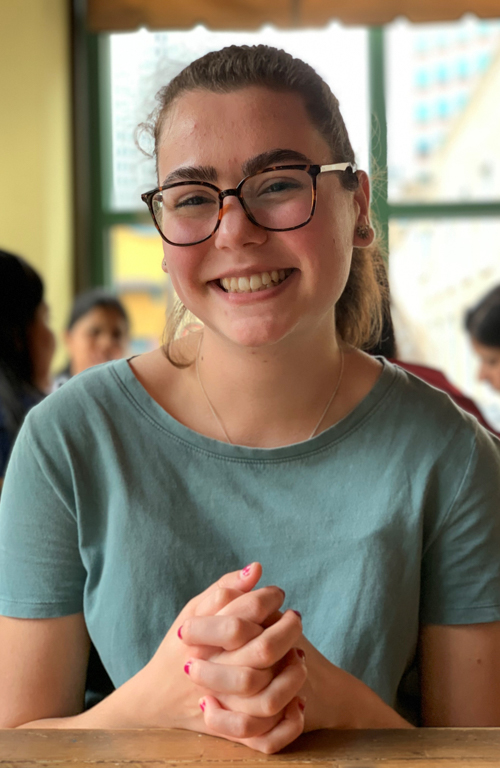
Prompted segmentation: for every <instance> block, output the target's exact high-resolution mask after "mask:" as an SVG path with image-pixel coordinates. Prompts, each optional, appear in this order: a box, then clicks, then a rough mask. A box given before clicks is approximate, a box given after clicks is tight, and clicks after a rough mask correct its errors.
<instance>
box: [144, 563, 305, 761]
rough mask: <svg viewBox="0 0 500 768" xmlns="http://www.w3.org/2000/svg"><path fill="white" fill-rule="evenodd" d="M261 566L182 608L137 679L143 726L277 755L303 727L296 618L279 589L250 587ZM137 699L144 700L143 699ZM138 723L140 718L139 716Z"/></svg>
mask: <svg viewBox="0 0 500 768" xmlns="http://www.w3.org/2000/svg"><path fill="white" fill-rule="evenodd" d="M261 574H262V568H261V566H260V564H259V563H252V564H251V565H250V566H247V568H244V569H243V570H242V571H236V572H234V573H230V574H226V575H225V576H223V577H222V578H221V579H220V580H219V581H218V582H216V583H215V584H213V585H212V586H211V587H209V588H208V589H207V590H206V591H205V592H203V593H202V594H201V595H198V596H197V597H195V598H193V599H192V600H191V601H190V602H189V603H188V604H187V605H186V606H185V608H184V609H183V610H182V611H181V613H180V614H179V616H178V617H177V619H176V621H175V622H174V624H173V625H172V627H171V628H170V630H169V631H168V633H167V635H166V636H165V638H164V640H163V641H162V643H161V645H160V647H159V648H158V650H157V652H156V654H155V655H154V657H153V658H152V659H151V661H150V662H149V664H147V665H146V667H145V668H144V669H143V670H142V673H140V674H141V676H142V677H143V678H147V680H146V679H145V680H144V682H145V685H146V687H147V689H148V690H149V692H150V693H151V691H152V688H153V686H154V690H155V694H154V695H153V696H152V699H151V698H149V699H148V700H147V702H146V700H144V701H143V703H142V706H143V707H144V711H143V712H142V716H143V718H144V721H145V724H146V723H147V725H149V727H151V726H158V727H172V728H186V729H189V730H195V731H198V732H202V733H207V734H211V735H214V736H221V737H223V738H226V739H229V740H231V741H238V742H240V743H242V744H246V745H247V746H249V747H252V748H253V749H257V750H259V751H261V752H266V753H272V752H277V751H278V750H280V749H282V748H283V747H284V746H286V745H287V744H289V743H290V742H292V741H293V740H294V739H296V738H297V737H298V736H299V735H300V734H301V733H302V731H303V730H304V707H305V700H304V699H303V698H302V697H301V696H300V691H301V689H302V688H303V686H304V684H305V682H306V678H307V669H306V659H305V653H304V651H303V650H301V649H300V648H298V647H297V646H298V643H299V641H300V639H301V637H302V622H301V618H300V614H298V613H296V612H295V611H293V610H287V611H285V612H284V613H283V614H282V613H281V612H280V608H281V606H282V604H283V601H284V598H285V595H284V592H283V591H282V590H281V589H280V588H279V587H274V586H273V587H263V588H261V589H254V587H255V586H256V584H257V582H258V581H259V579H260V577H261ZM141 698H142V697H141ZM141 719H142V718H141Z"/></svg>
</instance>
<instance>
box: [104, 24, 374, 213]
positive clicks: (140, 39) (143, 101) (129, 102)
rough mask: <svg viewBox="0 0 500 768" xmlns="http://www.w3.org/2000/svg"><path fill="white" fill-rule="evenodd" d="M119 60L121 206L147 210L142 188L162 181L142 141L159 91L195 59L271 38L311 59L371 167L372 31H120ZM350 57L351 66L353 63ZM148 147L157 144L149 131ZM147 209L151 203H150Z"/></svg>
mask: <svg viewBox="0 0 500 768" xmlns="http://www.w3.org/2000/svg"><path fill="white" fill-rule="evenodd" d="M109 40H110V59H111V123H112V157H113V172H112V189H111V190H110V192H109V195H108V196H109V198H110V199H109V200H108V206H109V207H110V208H111V210H113V211H127V210H128V211H133V210H142V208H143V203H142V202H141V201H140V197H139V196H140V194H141V192H145V191H147V190H148V189H152V188H153V187H154V186H156V180H155V169H154V163H153V162H152V160H150V159H148V158H146V157H145V156H144V155H143V154H141V152H140V151H139V149H138V148H137V146H136V145H135V143H134V132H135V129H136V127H137V125H138V124H139V123H140V122H142V121H144V120H145V119H146V117H147V115H148V114H149V113H150V112H151V111H152V110H153V109H154V107H155V99H154V96H155V94H156V92H157V91H158V90H159V89H160V88H161V86H163V85H165V84H166V83H167V82H168V81H169V80H170V79H171V78H172V77H174V76H175V75H176V74H177V73H178V72H180V70H181V69H182V68H183V67H184V66H186V64H188V63H189V62H190V61H193V60H194V59H196V58H198V57H199V56H201V55H203V54H204V53H207V52H208V51H212V50H217V49H219V48H222V47H224V46H225V45H231V44H250V45H255V44H258V43H267V44H269V45H274V46H276V47H279V48H284V49H285V50H287V51H289V52H290V53H291V54H293V55H295V56H299V57H300V58H303V59H304V60H305V61H307V62H308V63H310V64H311V65H312V66H313V67H314V68H315V69H317V71H318V72H319V73H320V75H321V76H322V77H323V78H324V79H325V80H326V81H327V82H328V83H329V85H330V86H331V87H332V89H333V91H334V93H335V94H336V96H337V97H338V98H339V100H340V105H341V109H342V112H343V115H344V118H345V120H346V124H347V127H348V130H349V132H350V136H351V142H352V144H353V148H354V151H355V153H356V159H357V162H358V165H360V166H361V167H364V168H366V167H367V165H368V130H369V125H368V123H369V121H368V106H367V105H368V91H367V33H366V30H364V29H360V28H357V29H356V28H349V29H344V28H343V27H341V26H340V25H339V24H331V25H330V26H329V27H327V28H326V29H324V30H310V31H297V32H287V31H280V30H275V29H273V28H271V27H267V28H264V29H262V30H260V31H259V32H254V33H251V32H211V31H209V30H207V29H205V28H204V27H201V26H200V27H196V28H195V29H193V30H189V31H187V32H148V31H146V30H144V29H143V30H140V31H138V32H134V33H130V34H113V35H110V36H109ZM347 62H348V66H346V63H347ZM140 142H141V145H144V146H145V148H147V149H148V150H150V149H151V146H150V142H148V140H147V136H146V135H145V134H144V135H143V136H142V138H141V139H140ZM144 210H145V208H144Z"/></svg>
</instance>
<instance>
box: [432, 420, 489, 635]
mask: <svg viewBox="0 0 500 768" xmlns="http://www.w3.org/2000/svg"><path fill="white" fill-rule="evenodd" d="M463 459H464V460H463V462H462V460H460V461H458V460H457V455H454V453H453V451H451V452H450V455H449V456H448V457H445V460H446V461H447V463H448V468H447V469H448V471H449V470H450V468H451V467H452V466H453V465H455V466H454V469H455V472H456V471H457V469H458V470H459V471H460V473H461V477H459V484H458V489H457V490H456V491H455V492H454V494H453V497H452V499H451V502H450V504H449V507H448V509H447V510H445V511H444V515H443V519H442V521H440V523H439V525H437V526H436V527H435V528H434V530H433V531H432V534H431V535H430V537H429V540H428V541H427V542H425V546H424V552H423V557H422V577H421V602H420V605H421V616H420V620H421V622H422V623H424V624H478V623H483V622H492V621H499V620H500V442H499V441H498V440H497V439H496V438H495V437H493V436H492V435H490V434H489V433H488V432H487V431H486V430H484V429H482V428H481V427H480V426H479V425H476V426H475V433H474V435H473V438H472V440H471V441H470V443H469V446H468V450H467V452H464V453H463ZM448 476H449V475H448Z"/></svg>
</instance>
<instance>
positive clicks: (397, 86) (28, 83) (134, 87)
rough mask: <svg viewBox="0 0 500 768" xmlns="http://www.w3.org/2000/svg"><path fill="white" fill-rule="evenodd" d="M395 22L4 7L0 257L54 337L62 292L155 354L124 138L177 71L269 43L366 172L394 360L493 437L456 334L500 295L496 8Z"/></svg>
mask: <svg viewBox="0 0 500 768" xmlns="http://www.w3.org/2000/svg"><path fill="white" fill-rule="evenodd" d="M354 5H356V7H353V6H354ZM451 6H452V7H451ZM393 7H394V5H393V3H390V2H386V1H385V0H378V2H377V4H376V7H375V4H373V3H372V4H370V3H368V2H359V3H356V4H353V3H352V2H350V3H348V2H346V1H345V0H338V1H337V2H335V1H334V0H329V1H328V2H327V1H326V0H323V2H322V0H314V1H313V0H276V1H275V2H274V3H273V4H271V3H265V2H263V0H218V1H217V2H215V0H213V2H212V1H211V0H205V2H194V3H185V2H184V3H181V2H177V0H88V2H84V1H83V0H72V1H70V0H15V1H14V0H0V169H1V173H0V248H3V249H5V250H9V251H14V252H15V253H18V254H20V255H22V256H24V257H25V258H26V259H27V260H28V261H29V262H30V263H31V264H32V265H33V266H34V267H35V268H36V269H37V270H38V271H39V272H40V273H41V274H42V275H43V278H44V280H45V284H46V287H47V301H48V304H49V306H50V308H51V312H52V326H53V328H54V330H55V331H56V333H58V334H59V335H60V334H61V331H62V329H63V327H64V325H65V323H66V320H67V317H68V314H69V310H70V306H71V303H72V300H73V297H74V295H75V293H77V292H80V291H82V290H86V289H88V288H91V287H95V286H106V287H109V288H112V289H113V290H114V291H115V292H116V293H117V295H118V296H119V297H120V299H121V300H122V302H123V304H124V305H125V307H126V309H127V310H128V313H129V315H130V318H131V346H132V352H134V353H137V352H142V351H144V350H148V349H151V348H153V347H155V346H157V345H158V342H159V339H160V337H161V334H162V330H163V325H164V322H165V311H166V308H168V307H169V306H171V304H172V300H173V294H172V290H171V287H170V286H169V284H168V280H166V279H165V276H164V275H163V273H162V271H161V269H160V262H161V254H162V251H161V241H160V238H159V236H158V235H157V234H156V231H155V230H154V228H153V226H152V224H151V223H150V220H149V217H148V216H149V215H148V213H147V209H146V207H145V206H144V204H143V203H142V202H141V200H140V194H141V192H144V191H146V190H148V189H152V188H153V187H154V186H155V185H156V181H155V174H154V164H153V162H152V160H151V159H150V158H148V157H147V155H146V154H144V152H146V153H147V152H148V151H149V149H150V147H149V146H148V139H147V136H146V135H145V134H142V135H140V136H138V137H137V136H136V127H137V125H138V124H139V123H141V122H142V121H144V120H145V119H146V118H147V116H148V114H149V113H150V112H151V110H152V109H153V108H154V106H155V98H154V97H155V93H156V92H157V90H158V89H159V88H160V87H161V86H162V85H164V84H165V83H166V82H167V81H168V80H169V79H170V78H171V77H172V76H173V75H175V74H176V73H177V72H178V71H179V70H180V69H181V68H182V67H184V66H185V65H186V64H187V63H189V62H190V61H191V60H193V59H195V58H197V57H198V56H200V55H202V54H203V53H205V52H207V51H210V50H215V49H218V48H221V47H223V46H224V45H227V44H230V43H249V44H253V43H259V42H265V43H269V44H271V45H275V46H278V47H283V48H285V49H286V50H288V51H289V52H290V53H292V54H295V55H297V56H300V57H301V58H303V59H305V60H306V61H308V62H309V63H310V64H312V66H313V67H315V69H317V71H318V72H319V73H320V74H321V75H322V76H323V77H324V78H325V80H326V81H327V82H328V83H329V84H330V86H331V87H332V90H333V91H334V93H335V94H336V95H337V96H338V98H339V100H340V104H341V109H342V112H343V114H344V117H345V119H346V123H347V127H348V130H349V132H350V135H351V139H352V143H353V146H354V149H355V152H356V156H357V162H358V165H359V166H360V167H361V168H364V169H366V170H369V171H371V172H372V173H373V176H374V180H375V198H374V205H375V212H376V215H377V218H378V229H379V231H380V232H381V234H382V235H383V237H384V238H385V239H386V242H387V245H388V253H389V275H390V285H391V293H392V301H393V312H394V321H395V327H396V335H397V340H398V346H399V356H400V357H401V358H402V359H405V360H408V361H412V362H416V363H424V364H427V365H430V366H433V367H436V368H440V369H441V370H442V371H443V372H444V373H445V374H446V375H447V376H448V378H449V379H450V380H451V381H452V382H453V383H454V384H455V385H457V386H458V387H459V388H460V389H462V390H464V391H465V392H466V393H468V394H469V395H472V396H473V397H474V399H475V400H476V402H477V403H478V405H479V406H480V408H481V410H483V411H484V413H485V414H486V415H487V417H488V419H489V420H490V421H491V423H492V424H493V425H496V426H497V428H499V427H500V396H499V394H498V392H497V393H495V392H493V391H492V390H491V389H490V388H488V387H487V386H486V385H485V384H480V383H478V382H477V381H476V368H477V362H476V359H475V358H474V355H473V353H472V350H471V348H470V344H469V341H468V339H467V337H466V334H465V331H464V329H463V315H464V311H465V309H466V308H468V307H470V306H471V305H472V304H474V303H475V302H476V301H477V300H478V299H479V298H480V297H481V296H483V295H484V294H485V293H486V292H487V291H488V290H490V289H491V288H492V287H493V286H494V285H496V284H499V283H500V18H494V15H495V14H496V16H497V17H500V5H499V6H498V8H497V4H495V3H492V2H489V0H476V1H474V0H469V2H466V1H463V0H456V2H453V3H450V2H444V0H435V2H434V3H427V2H416V0H415V1H414V2H412V0H406V2H404V3H403V2H402V3H401V8H402V9H403V10H405V13H406V15H405V16H401V17H397V18H394V14H393V13H392V12H391V9H392V8H393ZM495 8H496V11H495ZM138 145H139V146H138ZM141 148H142V151H141ZM63 362H64V352H63V350H62V346H60V348H59V352H58V354H57V355H56V358H55V361H54V369H57V368H58V367H61V365H62V364H63Z"/></svg>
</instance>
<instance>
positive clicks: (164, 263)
mask: <svg viewBox="0 0 500 768" xmlns="http://www.w3.org/2000/svg"><path fill="white" fill-rule="evenodd" d="M161 265H162V267H163V269H165V267H166V266H167V262H166V261H165V259H163V261H162V263H161Z"/></svg>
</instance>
